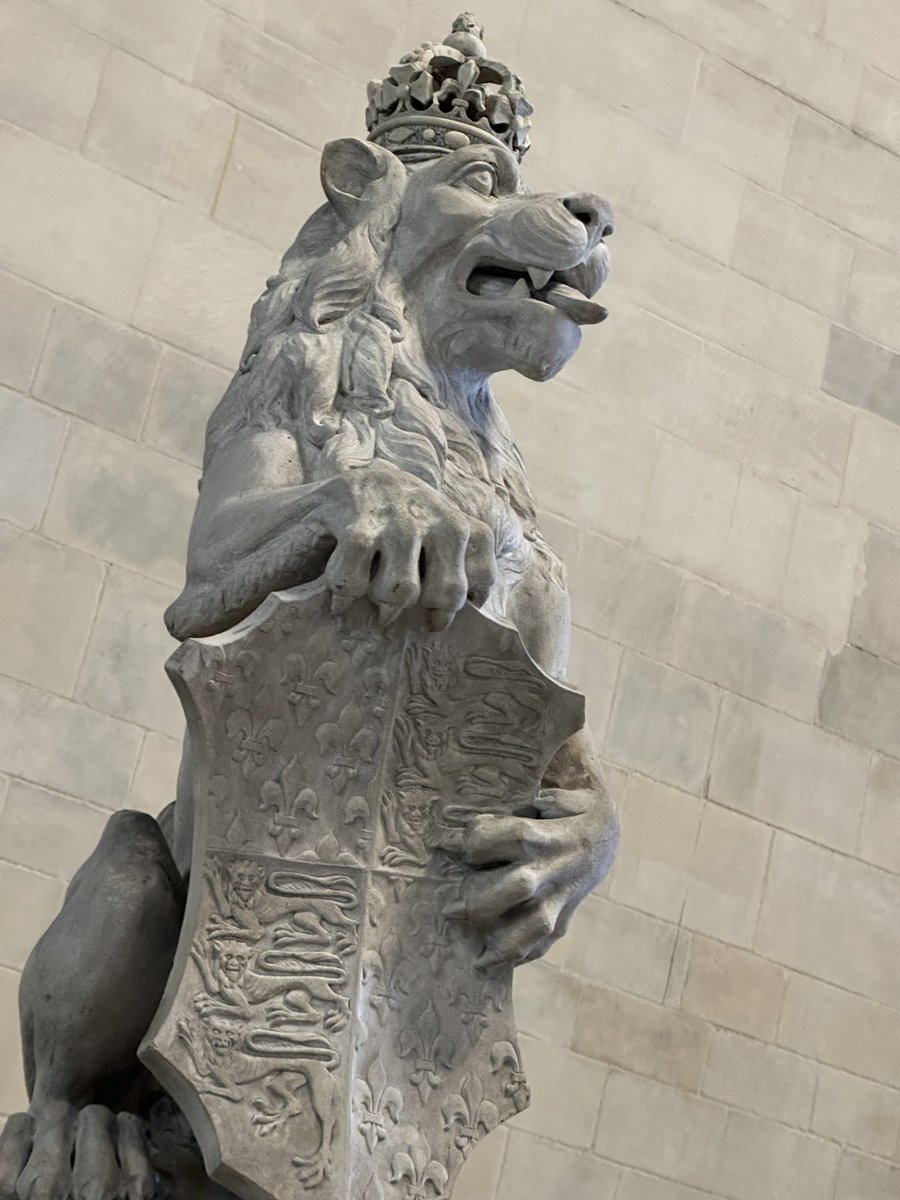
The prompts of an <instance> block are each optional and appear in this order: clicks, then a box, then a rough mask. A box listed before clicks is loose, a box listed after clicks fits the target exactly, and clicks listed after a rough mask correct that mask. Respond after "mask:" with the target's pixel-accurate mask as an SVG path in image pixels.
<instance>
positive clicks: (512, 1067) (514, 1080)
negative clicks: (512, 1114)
mask: <svg viewBox="0 0 900 1200" xmlns="http://www.w3.org/2000/svg"><path fill="white" fill-rule="evenodd" d="M502 1070H508V1071H509V1079H508V1080H507V1081H506V1083H505V1084H504V1085H503V1095H504V1096H507V1097H508V1098H509V1099H510V1100H512V1102H513V1104H514V1106H515V1109H516V1112H524V1111H525V1109H526V1108H527V1107H528V1105H529V1104H530V1102H531V1090H530V1089H529V1087H528V1081H527V1080H526V1078H525V1072H524V1071H523V1070H522V1059H521V1056H520V1055H519V1051H518V1049H517V1047H516V1046H514V1045H513V1044H512V1042H494V1044H493V1046H491V1073H492V1074H493V1075H496V1074H497V1072H498V1071H502Z"/></svg>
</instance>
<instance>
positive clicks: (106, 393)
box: [32, 304, 160, 437]
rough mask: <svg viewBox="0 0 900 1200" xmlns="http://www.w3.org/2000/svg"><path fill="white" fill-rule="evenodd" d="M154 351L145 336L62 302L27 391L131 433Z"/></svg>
mask: <svg viewBox="0 0 900 1200" xmlns="http://www.w3.org/2000/svg"><path fill="white" fill-rule="evenodd" d="M159 357H160V348H159V346H158V345H157V344H156V343H155V342H153V341H151V340H150V338H147V337H144V336H143V335H142V334H139V333H135V332H134V330H132V329H128V328H127V327H126V326H123V325H117V324H115V323H113V322H112V321H108V320H106V318H105V317H99V316H97V315H95V314H94V313H91V312H87V311H85V310H84V309H81V308H74V307H73V306H72V305H70V304H61V305H59V306H58V307H57V308H56V310H55V311H54V313H53V319H52V320H51V322H50V332H49V334H48V335H47V341H46V344H45V346H44V352H43V354H42V356H41V365H40V367H39V368H38V373H37V376H36V378H35V381H34V387H33V389H32V391H33V393H34V395H35V396H36V397H37V398H38V399H39V400H43V401H44V402H45V403H47V404H51V405H53V407H54V408H61V409H62V410H63V411H64V412H70V413H75V414H76V415H77V416H79V417H84V418H85V419H86V420H88V421H92V422H93V423H94V424H96V425H103V426H105V427H106V428H107V429H112V430H114V431H115V432H116V433H123V434H125V435H126V436H128V437H136V436H137V434H138V433H139V432H140V428H141V424H142V422H143V420H144V414H145V413H146V410H147V402H148V400H149V398H150V388H151V387H152V385H153V380H154V378H155V376H156V370H157V367H158V366H159Z"/></svg>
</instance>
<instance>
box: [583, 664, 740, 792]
mask: <svg viewBox="0 0 900 1200" xmlns="http://www.w3.org/2000/svg"><path fill="white" fill-rule="evenodd" d="M718 702H719V693H718V691H717V690H716V689H715V688H713V687H711V686H710V685H709V684H706V683H702V682H701V681H700V680H697V679H691V678H689V677H688V676H686V675H682V674H681V673H680V672H678V671H673V670H672V669H671V668H669V667H663V666H660V665H659V664H658V663H655V662H653V661H652V660H651V659H649V658H642V657H641V656H640V655H637V654H632V653H631V652H628V653H626V655H625V657H624V659H623V661H622V670H621V673H620V676H619V685H618V689H617V692H616V698H615V701H614V703H613V710H612V715H611V716H610V721H609V728H608V730H607V734H606V741H605V743H604V753H605V754H606V756H607V757H608V758H610V759H611V760H612V761H613V762H615V763H618V764H619V765H620V766H623V767H631V768H633V769H635V770H637V771H641V772H642V773H643V774H645V775H650V776H652V777H653V778H654V779H659V780H661V781H663V782H664V783H669V784H671V785H672V786H673V787H677V788H681V790H682V791H685V792H694V793H697V794H699V793H700V790H701V789H702V787H703V782H704V779H705V777H706V767H707V763H708V761H709V752H710V749H711V747H712V738H713V731H714V728H715V720H716V712H717V710H718ZM651 730H652V731H653V732H652V734H651V733H650V731H651Z"/></svg>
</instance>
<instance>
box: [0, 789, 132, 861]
mask: <svg viewBox="0 0 900 1200" xmlns="http://www.w3.org/2000/svg"><path fill="white" fill-rule="evenodd" d="M108 817H109V812H108V811H105V810H103V809H99V808H95V807H93V806H91V805H87V804H81V803H79V802H78V801H77V800H73V799H72V798H71V797H70V796H61V795H60V794H59V793H58V792H51V791H47V789H46V788H40V787H35V786H34V784H30V783H26V782H25V781H24V780H22V779H14V780H13V781H12V782H11V784H10V787H9V793H8V795H7V797H6V803H5V804H4V806H3V811H2V814H0V844H2V845H3V849H4V857H6V858H9V859H12V860H13V861H14V862H16V863H20V864H21V865H22V866H24V867H30V868H31V869H32V870H34V871H40V872H42V873H43V874H45V875H53V876H56V877H57V878H60V879H64V880H68V879H71V877H72V876H73V875H74V874H75V872H76V871H77V870H78V868H79V867H80V866H81V864H82V863H83V862H84V860H85V859H86V858H87V857H88V855H89V854H90V853H91V851H92V850H93V848H94V846H95V845H96V844H97V840H98V838H99V837H100V833H101V831H102V829H103V826H104V825H105V824H106V821H107V819H108Z"/></svg>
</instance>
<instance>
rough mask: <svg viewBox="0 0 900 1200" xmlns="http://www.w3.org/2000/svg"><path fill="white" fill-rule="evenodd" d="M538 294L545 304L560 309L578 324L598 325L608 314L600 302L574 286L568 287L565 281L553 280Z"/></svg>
mask: <svg viewBox="0 0 900 1200" xmlns="http://www.w3.org/2000/svg"><path fill="white" fill-rule="evenodd" d="M538 295H539V296H540V298H541V300H544V301H545V302H546V303H547V304H552V305H553V307H554V308H558V309H561V310H562V312H564V313H565V314H566V316H567V317H569V319H570V320H572V321H575V323H576V324H578V325H598V324H599V323H600V322H601V321H605V320H606V318H607V316H608V313H607V311H606V309H605V308H604V307H603V305H602V304H596V303H595V302H594V301H593V300H588V298H587V297H586V296H584V295H582V293H581V292H579V291H578V290H577V289H576V288H573V287H569V285H568V284H567V283H558V282H555V281H554V282H552V283H551V284H550V285H549V287H545V288H544V289H543V290H542V291H540V292H538Z"/></svg>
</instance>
